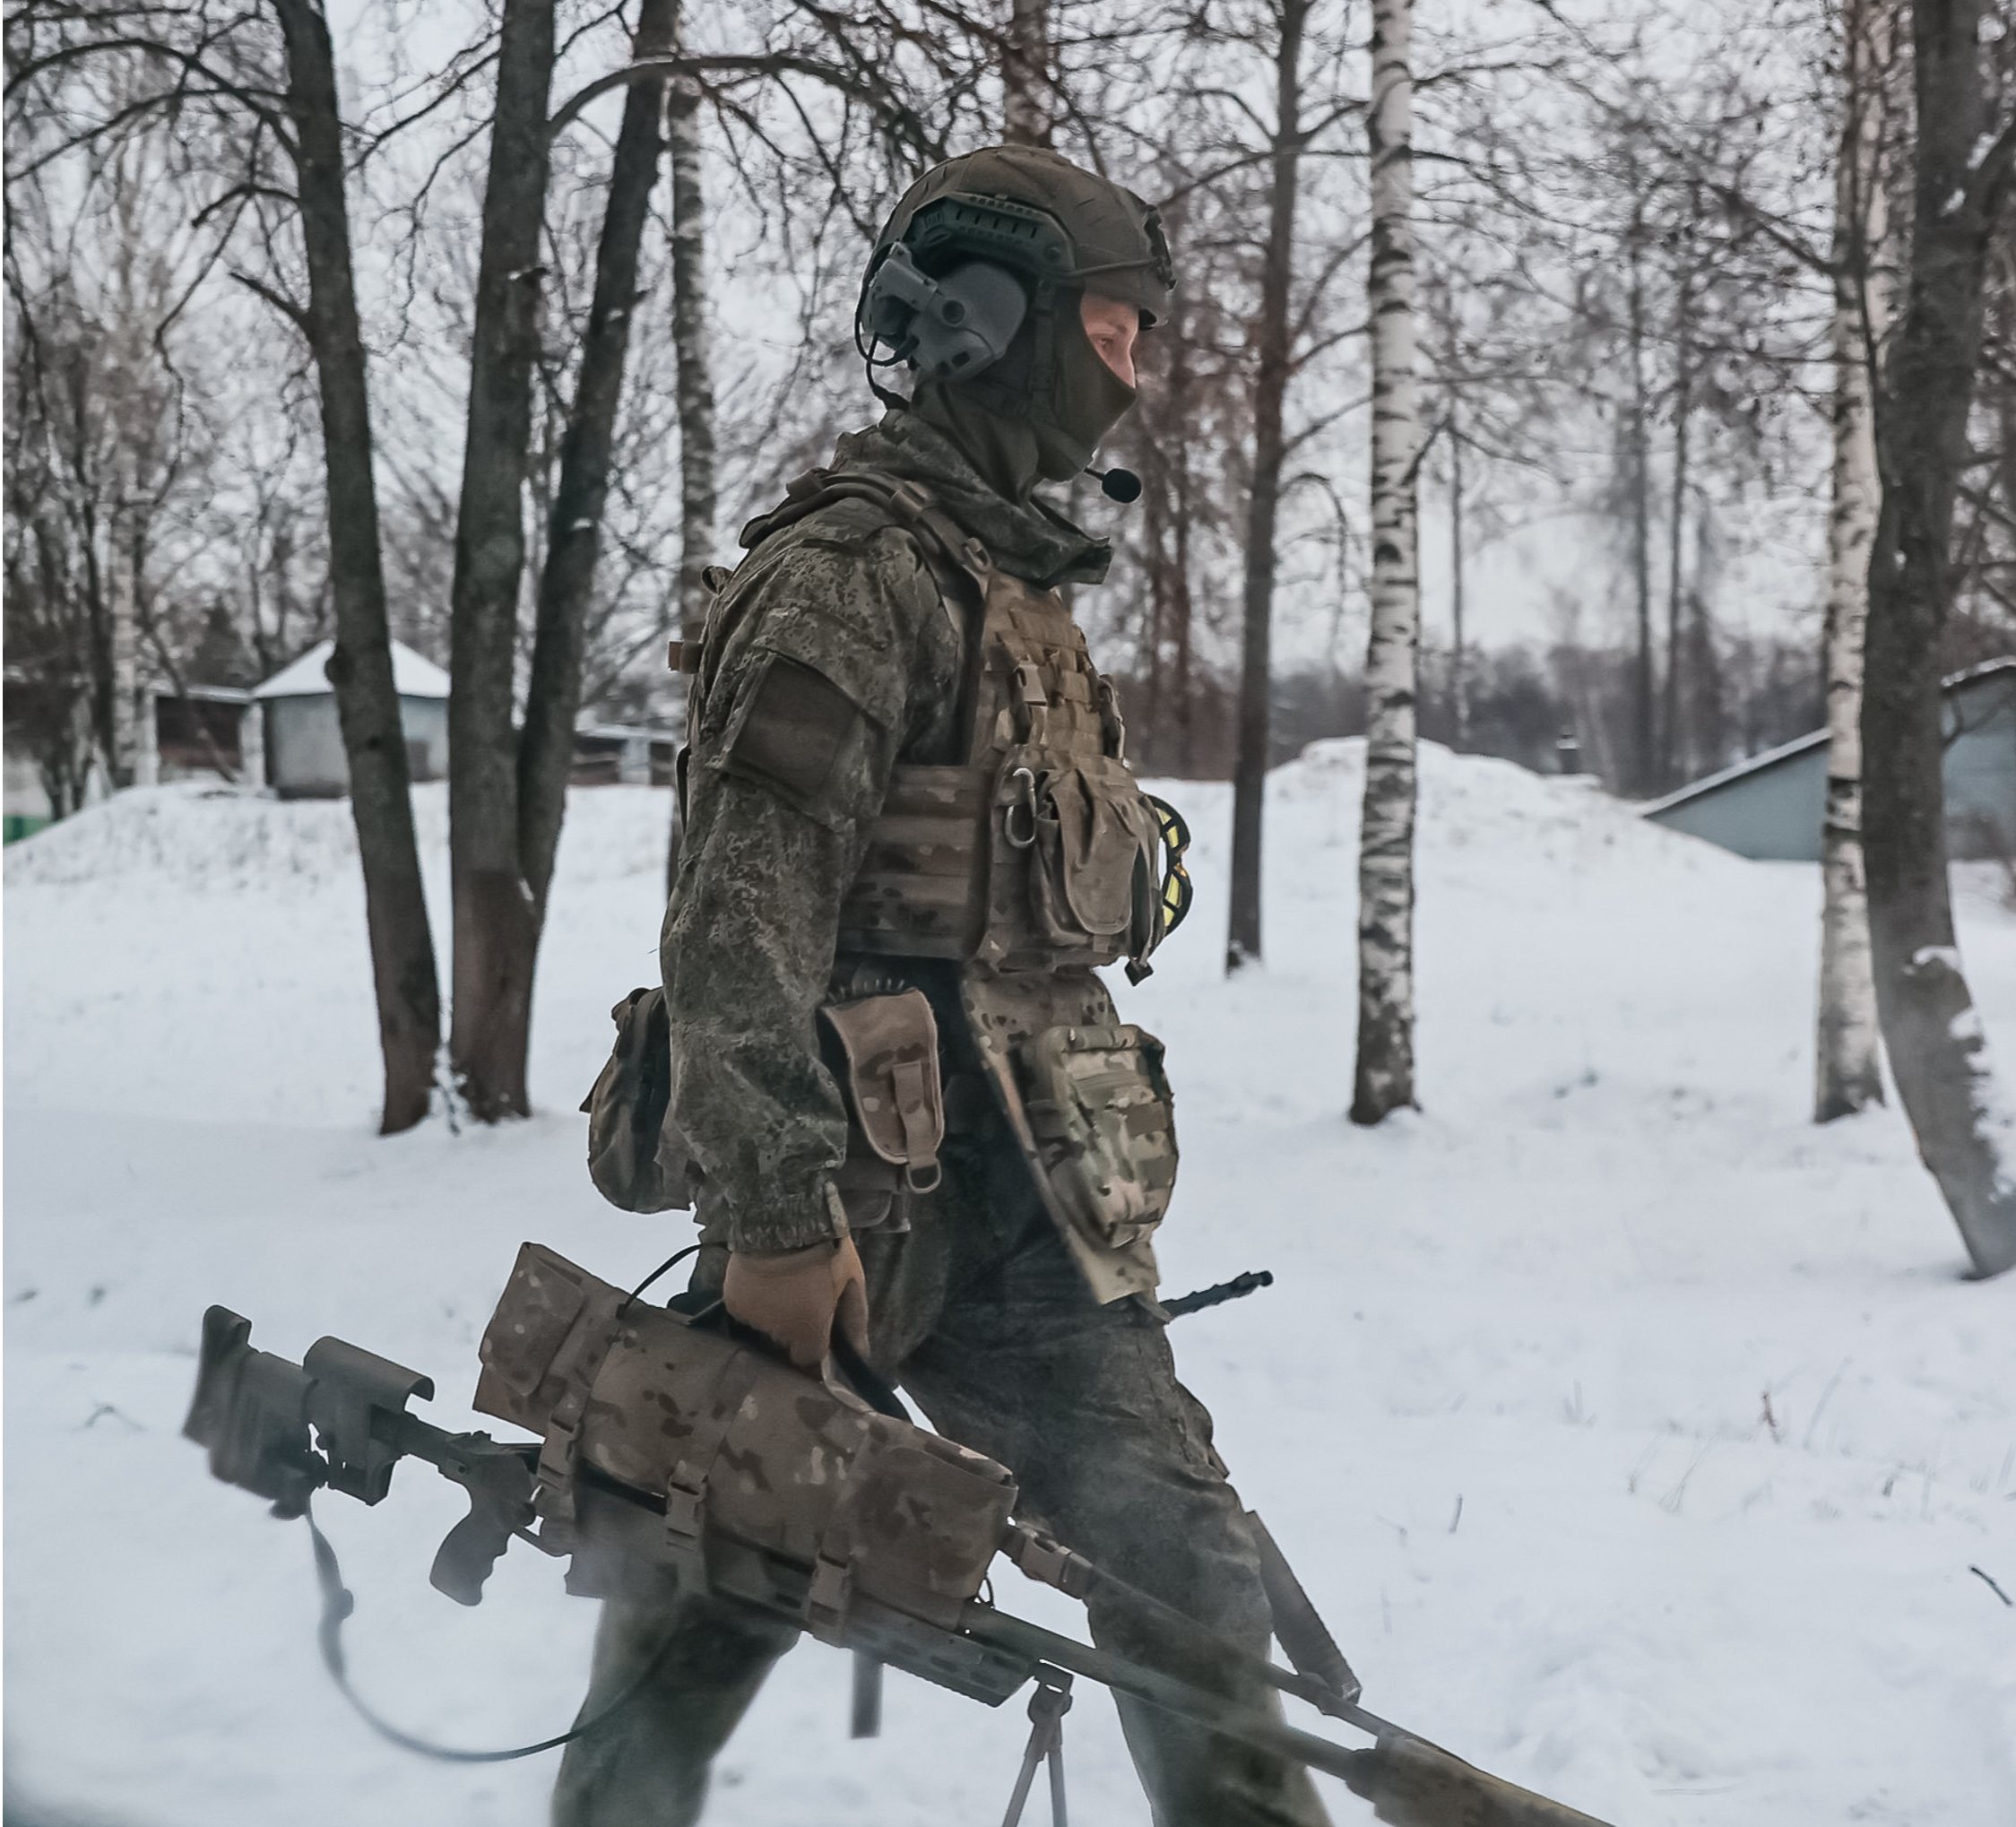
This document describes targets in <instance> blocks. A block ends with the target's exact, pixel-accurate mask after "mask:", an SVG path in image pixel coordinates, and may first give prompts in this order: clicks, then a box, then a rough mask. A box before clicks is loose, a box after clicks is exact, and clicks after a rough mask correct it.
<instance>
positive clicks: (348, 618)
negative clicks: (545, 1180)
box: [273, 0, 441, 1135]
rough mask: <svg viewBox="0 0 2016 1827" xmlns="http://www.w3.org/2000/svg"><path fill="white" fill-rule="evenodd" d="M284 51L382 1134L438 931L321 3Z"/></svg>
mask: <svg viewBox="0 0 2016 1827" xmlns="http://www.w3.org/2000/svg"><path fill="white" fill-rule="evenodd" d="M273 10H274V13H276V14H277V15H278V17H279V20H280V27H281V35H282V38H283V39H284V41H285V44H286V48H287V112H288V114H289V116H290V118H291V119H292V120H293V123H294V130H295V134H296V137H297V146H298V150H297V152H296V155H295V173H296V179H295V188H296V194H297V196H298V197H299V206H300V212H301V241H302V247H303V251H304V254H305V256H306V264H307V279H308V309H307V313H306V315H305V321H303V322H302V324H301V328H302V329H303V330H304V332H305V333H306V334H307V341H308V346H309V349H310V351H311V353H312V354H313V355H314V357H315V365H316V381H317V384H318V386H319V390H320V394H321V404H322V446H323V463H324V471H325V473H326V479H327V491H328V514H329V588H330V595H331V598H332V600H333V607H334V610H335V621H336V650H335V653H334V654H333V655H332V657H331V659H330V662H329V682H330V684H331V685H332V686H333V688H334V689H335V694H336V716H337V720H338V722H339V723H341V725H342V732H343V750H344V754H345V756H346V757H347V758H348V760H349V764H350V816H351V818H353V819H354V820H355V821H356V824H357V849H358V855H359V859H360V860H361V862H362V864H363V871H364V916H365V926H366V930H367V931H368V934H369V938H370V947H371V974H372V979H373V983H374V987H375V989H376V997H377V1007H378V1044H379V1048H380V1051H381V1052H383V1054H384V1057H385V1108H384V1115H383V1119H382V1121H381V1125H380V1127H381V1129H382V1130H383V1132H384V1133H385V1134H386V1135H394V1134H396V1133H397V1132H398V1131H399V1130H406V1129H411V1127H412V1126H413V1125H414V1124H415V1123H417V1122H419V1121H420V1119H421V1118H422V1117H424V1116H425V1115H426V1114H427V1108H428V1097H429V1095H430V1093H431V1091H432V1088H433V1084H434V1063H435V1053H436V1052H437V1049H438V1048H439V1046H440V1040H441V991H440V983H439V980H438V978H437V975H436V974H435V964H434V935H433V931H432V930H431V928H430V927H429V926H428V918H427V902H426V900H425V899H424V898H423V897H422V895H421V892H420V851H419V846H418V844H416V843H415V841H414V836H413V801H412V785H411V780H410V779H409V777H408V774H407V765H406V740H405V735H404V732H403V731H402V729H401V727H400V721H399V695H398V693H397V691H396V690H395V689H394V685H393V678H392V639H391V632H390V630H389V628H388V627H387V625H386V620H385V567H384V559H383V555H382V551H381V549H380V545H379V541H378V498H377V488H376V481H375V480H374V478H373V474H372V453H371V413H370V399H369V393H368V383H367V375H366V369H365V357H364V338H363V333H362V331H361V330H360V328H359V324H358V316H357V287H356V282H355V279H354V276H353V273H352V269H351V264H350V214H349V209H348V205H347V203H346V201H345V198H344V195H343V157H342V153H343V147H342V126H341V123H340V120H339V117H338V114H337V108H336V65H335V56H334V53H333V49H332V48H331V45H330V41H329V25H328V22H327V20H326V19H325V18H324V15H323V13H322V9H321V7H320V6H319V5H317V4H314V0H274V7H273Z"/></svg>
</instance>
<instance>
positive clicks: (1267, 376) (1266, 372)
mask: <svg viewBox="0 0 2016 1827" xmlns="http://www.w3.org/2000/svg"><path fill="white" fill-rule="evenodd" d="M1309 7H1310V0H1282V5H1281V8H1280V13H1279V14H1278V18H1279V22H1280V28H1281V38H1280V42H1279V43H1278V44H1277V45H1276V48H1275V56H1274V139H1273V145H1272V148H1271V152H1272V160H1273V169H1274V181H1273V185H1272V187H1271V192H1270V195H1269V197H1268V229H1267V252H1266V255H1265V258H1264V261H1263V263H1262V265H1261V269H1260V314H1259V323H1258V325H1256V334H1257V338H1258V342H1259V351H1258V353H1259V372H1258V374H1257V375H1256V377H1255V378H1254V385H1253V481H1252V489H1251V492H1250V495H1249V496H1248V498H1247V503H1246V591H1245V605H1244V607H1245V626H1244V630H1243V640H1242V652H1241V670H1240V678H1239V752H1238V757H1237V759H1236V761H1235V762H1234V765H1233V791H1232V919H1231V925H1230V931H1229V932H1228V934H1227V937H1226V943H1225V970H1226V972H1227V973H1228V974H1229V973H1231V972H1233V971H1236V970H1238V969H1239V968H1240V967H1241V966H1242V965H1245V964H1247V963H1249V962H1250V961H1252V960H1254V959H1257V958H1258V957H1259V956H1260V827H1261V825H1262V823H1263V821H1264V819H1265V817H1266V808H1267V767H1268V759H1269V755H1268V748H1269V744H1270V742H1271V740H1272V736H1273V731H1272V727H1271V723H1272V719H1271V715H1270V713H1271V710H1272V705H1271V701H1270V697H1271V688H1272V685H1273V678H1272V672H1273V636H1274V628H1273V622H1274V572H1275V550H1274V545H1275V529H1276V523H1277V522H1278V520H1279V518H1280V511H1281V463H1282V459H1283V457H1284V456H1285V454H1286V447H1287V446H1286V441H1285V435H1284V433H1283V429H1282V414H1283V411H1284V407H1285V400H1286V396H1287V391H1288V371H1289V368H1290V366H1291V363H1292V357H1293V352H1294V351H1292V349H1291V348H1290V342H1291V340H1292V338H1293V335H1294V331H1293V329H1292V328H1291V326H1290V324H1289V321H1288V293H1289V288H1290V285H1291V283H1292V282H1293V280H1294V255H1295V186H1296V184H1297V181H1298V179H1299V178H1300V176H1301V166H1302V30H1303V27H1304V26H1305V25H1306V23H1307V22H1308V19H1309Z"/></svg>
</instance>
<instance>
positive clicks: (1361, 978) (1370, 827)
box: [1351, 0, 1422, 1123]
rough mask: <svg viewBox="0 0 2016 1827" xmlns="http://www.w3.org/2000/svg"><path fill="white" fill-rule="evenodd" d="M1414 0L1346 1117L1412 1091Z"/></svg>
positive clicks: (1399, 55) (1389, 134)
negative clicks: (1354, 1051)
mask: <svg viewBox="0 0 2016 1827" xmlns="http://www.w3.org/2000/svg"><path fill="white" fill-rule="evenodd" d="M1413 34H1414V0H1373V4H1372V39H1371V53H1372V93H1371V108H1370V110H1369V111H1368V113H1367V117H1366V118H1367V122H1368V125H1369V128H1370V132H1371V204H1372V253H1371V288H1370V294H1371V295H1370V301H1369V302H1370V306H1371V326H1372V474H1371V521H1372V576H1371V642H1370V645H1368V647H1367V649H1366V653H1365V801H1364V814H1363V823H1362V825H1361V827H1360V832H1359V840H1358V1058H1357V1066H1356V1069H1355V1071H1354V1074H1353V1087H1352V1099H1351V1120H1352V1121H1353V1122H1356V1123H1376V1122H1379V1121H1381V1120H1382V1119H1384V1118H1385V1117H1386V1116H1387V1114H1388V1113H1389V1112H1392V1111H1395V1110H1398V1109H1401V1108H1403V1107H1411V1106H1413V1105H1414V1104H1415V1092H1414V824H1415V697H1416V694H1415V671H1416V660H1417V657H1418V648H1419V645H1420V638H1421V579H1420V572H1419V536H1418V530H1417V527H1416V524H1415V517H1416V501H1415V494H1416V489H1417V485H1418V482H1419V478H1420V470H1421V452H1422V435H1421V403H1420V397H1419V393H1418V388H1417V384H1416V380H1415V335H1416V325H1415V267H1414V73H1413V70H1412V69H1411V68H1410V67H1409V65H1408V61H1407V59H1408V56H1409V52H1410V50H1411V48H1412V45H1411V41H1412V39H1413Z"/></svg>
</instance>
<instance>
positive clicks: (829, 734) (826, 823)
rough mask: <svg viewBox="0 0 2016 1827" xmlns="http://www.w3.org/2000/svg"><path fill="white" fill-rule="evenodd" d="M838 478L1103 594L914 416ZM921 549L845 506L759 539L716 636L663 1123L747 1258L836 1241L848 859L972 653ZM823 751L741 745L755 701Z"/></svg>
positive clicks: (1028, 514) (691, 798) (720, 602)
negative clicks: (857, 474) (838, 1019)
mask: <svg viewBox="0 0 2016 1827" xmlns="http://www.w3.org/2000/svg"><path fill="white" fill-rule="evenodd" d="M835 468H836V469H846V468H863V469H874V470H877V471H879V472H883V473H885V474H890V475H895V476H897V477H908V478H913V479H914V480H916V481H921V482H922V483H923V484H925V485H926V486H927V487H928V488H929V489H930V490H931V492H932V494H933V495H934V496H935V497H936V498H938V500H939V502H940V503H941V505H943V506H944V507H946V508H947V511H948V512H950V513H951V514H952V515H954V516H955V517H956V519H957V520H958V521H959V522H960V524H962V525H964V526H965V527H966V528H967V529H968V530H969V531H970V532H972V533H975V534H977V535H978V536H979V537H980V538H981V539H982V541H985V543H986V544H987V546H988V548H989V550H990V551H991V554H992V555H993V558H994V560H995V562H996V563H997V564H998V565H999V566H1000V567H1002V568H1004V569H1005V570H1007V571H1009V572H1011V573H1012V574H1014V575H1016V576H1021V577H1024V578H1025V579H1026V580H1027V581H1029V582H1030V583H1032V584H1037V585H1038V586H1039V587H1043V588H1048V587H1050V586H1051V585H1054V584H1059V583H1066V582H1090V583H1096V582H1098V581H1099V580H1100V579H1101V578H1103V576H1104V575H1105V569H1106V564H1107V561H1108V559H1109V558H1110V556H1111V555H1110V552H1109V550H1108V549H1107V547H1106V546H1105V545H1104V544H1103V542H1102V541H1094V540H1092V539H1090V538H1088V537H1087V536H1086V534H1084V533H1081V532H1079V531H1078V529H1077V528H1076V527H1074V526H1071V525H1070V524H1069V522H1067V521H1065V520H1063V519H1062V517H1061V516H1060V515H1056V514H1055V513H1054V512H1053V511H1052V510H1051V509H1050V508H1048V507H1044V506H1043V505H1042V504H1041V503H1035V502H1030V503H1017V502H1013V501H1009V500H1007V499H1005V498H1003V497H1001V496H999V495H998V494H996V493H994V492H993V491H992V490H991V489H989V488H988V487H987V485H986V484H985V483H984V482H983V481H982V480H981V479H980V477H979V475H978V474H977V473H976V472H974V470H973V467H972V466H971V465H970V464H969V463H967V462H966V460H965V457H964V456H963V455H961V454H960V453H959V451H958V450H957V449H956V446H953V445H952V444H951V443H950V441H949V440H947V438H945V437H942V436H941V435H940V434H939V432H937V431H936V430H935V429H932V428H931V427H930V426H929V425H927V424H925V423H924V422H923V421H922V420H921V419H918V418H917V417H915V416H914V415H913V414H910V413H906V412H901V411H893V412H891V413H890V414H889V415H888V416H887V418H886V419H885V420H883V421H882V423H881V424H879V425H878V426H876V427H874V428H872V429H869V430H867V431H863V432H860V433H857V434H854V435H853V436H852V437H844V438H843V439H842V440H841V441H840V445H839V448H838V450H837V453H836V455H835ZM964 638H965V636H964V631H963V625H962V619H961V613H960V610H959V609H958V607H957V605H956V603H952V602H947V599H946V598H945V597H944V596H943V594H942V593H941V592H940V590H939V584H938V583H937V581H936V579H935V578H934V577H933V576H932V574H931V572H930V569H929V568H928V567H927V566H926V564H925V561H924V558H923V557H922V554H921V551H920V550H919V548H918V546H917V544H916V542H915V541H914V540H913V537H912V535H911V534H910V533H907V532H905V531H904V530H903V529H902V528H900V527H898V526H895V525H892V524H890V523H889V519H888V516H887V514H885V513H884V512H882V511H881V510H879V509H878V508H876V507H873V506H871V505H870V504H867V503H864V502H860V501H837V502H834V503H832V504H830V505H828V506H826V507H822V508H820V509H818V511H816V512H815V513H813V514H811V515H808V516H807V517H806V518H805V519H803V520H800V521H799V522H797V523H796V524H793V525H792V526H790V527H788V528H786V529H785V530H783V531H782V532H780V533H775V534H774V535H773V536H772V537H770V538H768V539H766V540H765V541H763V542H762V544H761V545H760V546H759V547H758V548H757V550H755V551H753V552H751V553H750V555H749V556H748V558H746V559H745V560H744V561H743V563H742V565H741V566H740V567H739V568H738V569H737V571H736V572H735V573H734V575H733V576H732V577H731V578H730V580H729V581H728V582H727V583H726V584H724V585H723V586H722V591H721V593H720V594H719V596H718V597H717V599H716V601H715V603H714V609H713V610H712V612H711V613H710V616H709V619H708V634H707V638H706V642H705V647H704V658H703V662H702V670H701V671H700V673H699V674H698V676H697V680H696V681H695V687H696V688H695V691H694V695H693V702H694V706H695V708H696V715H695V716H694V718H693V721H692V723H691V726H690V727H689V730H688V743H689V745H690V749H691V754H690V758H689V761H688V776H687V777H688V802H687V817H686V831H685V836H684V839H683V842H682V845H681V849H680V853H679V876H678V880H677V882H676V884H675V885H674V888H673V891H672V896H671V902H670V904H669V905H668V906H667V908H666V913H665V923H664V930H663V934H662V943H661V962H662V969H663V974H664V983H665V1005H666V1012H667V1016H668V1017H669V1020H670V1024H671V1052H672V1061H673V1069H672V1080H671V1111H670V1118H671V1122H672V1124H673V1125H674V1126H675V1127H676V1128H677V1129H678V1130H679V1131H680V1132H681V1133H682V1134H683V1136H684V1137H685V1139H686V1141H687V1144H688V1147H689V1148H690V1149H691V1151H692V1154H693V1156H694V1158H695V1159H696V1160H697V1162H698V1164H699V1165H700V1166H701V1168H702V1169H703V1170H704V1171H705V1175H706V1178H707V1182H708V1188H709V1194H710V1198H709V1204H710V1205H712V1204H714V1202H715V1201H718V1202H719V1208H721V1209H722V1210H724V1212H725V1217H726V1220H727V1233H728V1241H729V1242H730V1243H731V1245H732V1246H733V1247H734V1248H736V1249H740V1250H748V1251H759V1252H760V1251H784V1250H792V1249H798V1248H801V1247H803V1246H804V1245H806V1244H809V1243H816V1242H818V1241H819V1240H820V1239H822V1238H826V1237H832V1236H837V1235H840V1234H843V1233H844V1230H845V1229H846V1220H845V1217H844V1213H843V1211H842V1208H841V1205H840V1200H839V1196H838V1194H837V1193H836V1192H835V1190H834V1188H833V1185H832V1182H831V1178H830V1176H831V1173H832V1172H833V1170H834V1169H835V1168H836V1167H837V1166H838V1165H839V1164H840V1163H841V1161H842V1160H843V1159H844V1156H845V1154H846V1145H847V1113H846V1107H845V1104H844V1100H843V1096H842V1093H841V1090H840V1087H839V1086H838V1085H837V1084H836V1083H835V1080H834V1078H833V1077H832V1075H831V1074H830V1073H829V1072H828V1071H827V1070H826V1067H825V1066H824V1064H823V1063H822V1062H821V1060H820V1056H819V1047H818V1032H817V1020H818V1015H817V1011H818V1007H819V1004H820V1003H821V1002H822V1001H823V1000H825V998H826V985H827V983H828V981H829V979H830V977H831V975H832V973H833V969H834V964H835V942H836V935H837V931H838V926H839V917H840V907H841V903H842V901H843V899H844V896H845V894H846V891H847V888H848V887H849V885H850V884H851V883H852V881H853V879H854V877H855V875H856V874H857V872H858V871H859V870H860V867H861V854H862V844H861V838H862V834H863V833H864V831H865V829H866V827H867V826H868V825H869V823H870V820H872V819H873V818H874V817H875V815H876V813H877V812H878V810H880V808H881V805H882V801H883V798H884V795H885V793H886V792H887V786H888V783H889V776H890V771H891V769H892V768H893V767H894V766H895V765H896V763H897V762H898V761H899V760H902V761H920V762H932V761H938V760H940V759H947V758H950V753H951V746H952V745H953V744H954V743H955V742H956V740H958V737H959V734H960V732H958V731H957V730H956V729H955V728H954V723H955V716H956V697H957V686H958V680H959V675H960V661H961V654H962V647H963V643H964ZM764 694H770V695H773V696H771V697H769V698H768V699H767V701H768V702H770V703H772V704H774V703H776V702H777V701H778V697H777V696H774V695H781V696H782V697H783V699H786V700H788V701H789V703H790V705H791V708H792V716H793V722H794V725H795V727H796V728H797V729H798V730H799V731H800V732H805V731H808V730H809V731H811V732H816V734H817V737H818V740H816V741H814V742H813V743H811V744H809V745H808V744H806V743H805V742H803V741H802V740H801V741H800V742H799V743H797V744H796V745H795V746H794V747H793V748H792V750H791V752H789V753H788V754H767V753H766V752H764V745H763V744H762V742H761V741H760V740H751V739H750V735H749V734H748V733H747V726H748V724H749V721H750V719H749V714H750V710H751V707H752V706H753V705H754V704H755V703H756V701H757V698H758V697H759V695H764Z"/></svg>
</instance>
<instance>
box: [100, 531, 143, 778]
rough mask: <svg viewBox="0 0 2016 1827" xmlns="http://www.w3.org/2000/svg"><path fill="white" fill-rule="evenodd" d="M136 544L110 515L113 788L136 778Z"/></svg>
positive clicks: (109, 766)
mask: <svg viewBox="0 0 2016 1827" xmlns="http://www.w3.org/2000/svg"><path fill="white" fill-rule="evenodd" d="M135 550H136V541H134V538H133V536H132V524H131V522H130V520H129V518H128V515H127V511H126V510H125V507H123V506H122V507H115V508H114V509H113V513H112V550H111V554H110V558H109V562H108V576H109V581H110V584H111V592H112V750H111V753H110V754H108V756H107V757H106V758H105V762H106V772H107V773H108V775H110V776H111V784H112V785H113V786H114V787H115V788H125V787H129V786H133V785H135V784H138V782H139V778H140V766H139V755H140V733H139V714H140V618H139V606H138V604H137V602H135V600H134V599H135V597H136V595H137V593H138V592H139V588H140V580H139V578H138V577H137V576H134V555H135Z"/></svg>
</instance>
